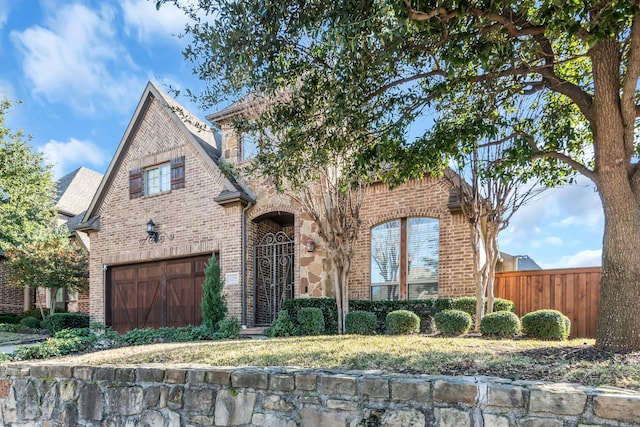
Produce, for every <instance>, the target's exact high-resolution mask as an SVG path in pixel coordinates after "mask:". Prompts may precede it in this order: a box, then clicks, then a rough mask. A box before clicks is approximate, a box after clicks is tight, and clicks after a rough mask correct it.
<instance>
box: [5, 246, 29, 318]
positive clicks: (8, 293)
mask: <svg viewBox="0 0 640 427" xmlns="http://www.w3.org/2000/svg"><path fill="white" fill-rule="evenodd" d="M4 270H5V266H4V260H3V258H2V257H0V313H16V314H18V313H22V312H23V311H24V302H25V301H24V294H25V290H24V289H23V288H18V287H15V286H11V285H10V284H9V283H8V282H7V279H6V277H5V273H4Z"/></svg>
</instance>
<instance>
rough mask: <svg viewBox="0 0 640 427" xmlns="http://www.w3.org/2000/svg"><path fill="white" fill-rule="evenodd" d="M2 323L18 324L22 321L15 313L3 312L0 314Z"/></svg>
mask: <svg viewBox="0 0 640 427" xmlns="http://www.w3.org/2000/svg"><path fill="white" fill-rule="evenodd" d="M0 323H8V324H12V325H16V324H18V323H20V317H19V316H18V315H17V314H14V313H2V314H0Z"/></svg>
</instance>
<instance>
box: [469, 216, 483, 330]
mask: <svg viewBox="0 0 640 427" xmlns="http://www.w3.org/2000/svg"><path fill="white" fill-rule="evenodd" d="M471 241H472V242H473V265H474V273H473V276H474V279H475V282H476V316H475V323H474V327H473V328H474V329H473V330H474V331H475V332H480V321H481V320H482V318H483V317H484V303H485V296H486V294H487V286H486V283H487V282H486V277H485V273H486V270H487V247H486V245H485V243H484V235H483V233H482V227H481V225H480V221H476V222H475V224H471Z"/></svg>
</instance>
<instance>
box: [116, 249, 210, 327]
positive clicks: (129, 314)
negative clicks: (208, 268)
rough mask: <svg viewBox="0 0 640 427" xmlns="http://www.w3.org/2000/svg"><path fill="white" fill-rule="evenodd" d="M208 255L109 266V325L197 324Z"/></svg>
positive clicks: (154, 325) (200, 317) (200, 321)
mask: <svg viewBox="0 0 640 427" xmlns="http://www.w3.org/2000/svg"><path fill="white" fill-rule="evenodd" d="M208 259H209V257H208V256H205V257H194V258H185V259H179V260H170V261H159V262H155V263H145V264H135V265H126V266H117V267H112V268H111V269H110V270H109V276H108V277H109V282H108V287H109V291H108V292H109V296H110V304H111V307H110V308H108V309H110V314H111V315H110V316H108V317H107V318H108V319H110V323H111V326H112V327H113V328H114V329H115V330H117V331H118V332H121V333H124V332H127V331H129V330H131V329H135V328H159V327H163V326H186V325H199V324H200V323H202V313H201V312H200V302H201V301H202V294H203V290H202V286H203V283H204V268H205V265H206V262H207V260H208Z"/></svg>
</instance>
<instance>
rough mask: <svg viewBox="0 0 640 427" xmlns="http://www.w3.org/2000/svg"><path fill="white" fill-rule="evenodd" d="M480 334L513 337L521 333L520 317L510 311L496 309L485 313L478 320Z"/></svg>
mask: <svg viewBox="0 0 640 427" xmlns="http://www.w3.org/2000/svg"><path fill="white" fill-rule="evenodd" d="M480 333H481V334H482V335H495V336H499V337H505V338H507V337H509V338H513V337H516V336H518V335H520V334H522V325H521V323H520V319H518V316H516V314H515V313H512V312H510V311H496V312H494V313H489V314H487V315H485V316H484V317H483V318H482V320H481V321H480Z"/></svg>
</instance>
